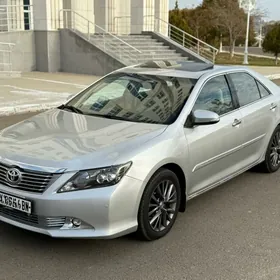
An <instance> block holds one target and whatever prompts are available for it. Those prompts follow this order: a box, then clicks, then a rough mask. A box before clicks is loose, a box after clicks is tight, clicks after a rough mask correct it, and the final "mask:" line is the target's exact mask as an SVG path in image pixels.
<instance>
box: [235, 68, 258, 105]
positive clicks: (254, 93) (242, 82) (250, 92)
mask: <svg viewBox="0 0 280 280" xmlns="http://www.w3.org/2000/svg"><path fill="white" fill-rule="evenodd" d="M229 76H230V77H231V79H232V82H233V84H234V87H235V89H236V94H237V97H238V100H239V104H240V106H244V105H247V104H250V103H252V102H255V101H257V100H258V99H260V98H261V97H260V93H259V89H258V86H257V83H256V80H255V79H254V78H253V77H252V76H250V75H249V74H246V73H234V74H230V75H229Z"/></svg>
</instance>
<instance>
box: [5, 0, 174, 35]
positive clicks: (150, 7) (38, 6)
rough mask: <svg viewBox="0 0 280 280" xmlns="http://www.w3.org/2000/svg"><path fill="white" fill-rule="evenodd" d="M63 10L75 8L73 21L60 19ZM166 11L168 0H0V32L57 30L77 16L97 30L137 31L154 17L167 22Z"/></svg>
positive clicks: (152, 22) (147, 27)
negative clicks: (87, 21)
mask: <svg viewBox="0 0 280 280" xmlns="http://www.w3.org/2000/svg"><path fill="white" fill-rule="evenodd" d="M63 9H64V10H65V9H68V10H72V11H75V13H77V14H78V15H76V16H75V20H74V19H73V18H71V19H69V18H67V19H65V18H63V17H64V15H63V12H62V10H63ZM168 11H169V0H0V31H14V30H29V29H34V30H40V31H48V30H57V29H59V28H60V27H62V26H61V25H62V22H65V20H67V21H71V22H72V24H73V22H74V21H77V17H79V16H81V17H83V18H85V19H87V20H89V21H90V22H91V25H92V29H95V30H92V31H95V32H98V33H102V32H110V33H113V34H140V33H141V32H142V31H150V30H153V29H154V25H155V24H157V23H156V19H157V18H159V19H160V20H161V21H159V22H163V21H165V22H168ZM163 27H164V24H162V27H160V26H158V28H161V32H163V33H164V32H165V31H164V30H163ZM80 28H81V27H80Z"/></svg>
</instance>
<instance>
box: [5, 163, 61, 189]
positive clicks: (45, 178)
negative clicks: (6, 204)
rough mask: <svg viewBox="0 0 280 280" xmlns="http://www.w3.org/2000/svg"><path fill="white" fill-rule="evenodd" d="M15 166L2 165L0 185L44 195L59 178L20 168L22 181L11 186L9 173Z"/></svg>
mask: <svg viewBox="0 0 280 280" xmlns="http://www.w3.org/2000/svg"><path fill="white" fill-rule="evenodd" d="M12 167H13V166H8V165H4V164H3V163H0V183H1V184H3V185H6V186H8V187H12V188H15V189H19V190H23V191H29V192H36V193H43V192H44V191H45V190H46V188H47V187H49V186H50V185H51V184H52V183H53V182H54V181H55V180H56V179H57V178H58V176H59V175H58V174H51V173H43V172H34V171H30V170H23V169H20V168H18V170H20V172H21V175H22V177H21V181H20V182H19V183H18V184H16V185H11V184H10V183H9V182H8V180H7V171H8V170H9V169H10V168H12Z"/></svg>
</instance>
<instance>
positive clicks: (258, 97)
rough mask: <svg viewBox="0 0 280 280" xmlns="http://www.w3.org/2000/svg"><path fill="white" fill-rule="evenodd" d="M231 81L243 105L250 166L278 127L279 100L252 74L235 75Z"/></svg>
mask: <svg viewBox="0 0 280 280" xmlns="http://www.w3.org/2000/svg"><path fill="white" fill-rule="evenodd" d="M228 79H229V81H230V84H231V86H232V91H233V92H234V93H235V94H236V96H237V100H238V103H239V106H240V108H239V111H240V113H241V116H242V117H241V121H242V130H243V132H242V142H243V150H244V156H245V157H246V161H247V164H248V165H250V164H252V163H255V162H257V161H259V160H260V158H261V157H262V156H263V153H264V151H265V150H266V146H267V144H268V142H269V139H270V137H271V135H272V132H273V130H274V128H275V127H276V123H275V122H276V113H277V105H276V103H275V101H276V100H275V97H274V96H273V95H272V94H271V93H270V92H269V90H268V89H267V88H266V87H265V86H264V85H263V84H261V82H259V81H257V80H256V79H255V78H254V77H253V76H251V75H250V74H249V73H246V72H237V73H232V74H229V75H228Z"/></svg>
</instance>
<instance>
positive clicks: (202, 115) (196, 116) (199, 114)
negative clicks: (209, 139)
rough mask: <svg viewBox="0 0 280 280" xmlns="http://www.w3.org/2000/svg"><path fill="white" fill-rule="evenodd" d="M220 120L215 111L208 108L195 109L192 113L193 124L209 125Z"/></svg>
mask: <svg viewBox="0 0 280 280" xmlns="http://www.w3.org/2000/svg"><path fill="white" fill-rule="evenodd" d="M219 121H220V117H219V115H218V114H217V113H215V112H212V111H208V110H195V111H194V112H193V113H192V124H193V125H210V124H215V123H218V122H219Z"/></svg>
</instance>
